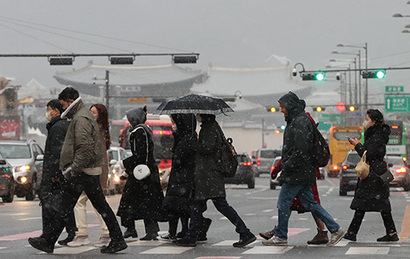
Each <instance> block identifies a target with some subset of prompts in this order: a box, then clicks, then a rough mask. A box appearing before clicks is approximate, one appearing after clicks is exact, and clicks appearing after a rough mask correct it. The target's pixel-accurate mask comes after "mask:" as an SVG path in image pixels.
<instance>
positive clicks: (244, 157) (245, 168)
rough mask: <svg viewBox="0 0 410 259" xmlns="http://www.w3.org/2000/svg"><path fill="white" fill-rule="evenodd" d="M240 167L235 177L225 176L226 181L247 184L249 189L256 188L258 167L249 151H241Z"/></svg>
mask: <svg viewBox="0 0 410 259" xmlns="http://www.w3.org/2000/svg"><path fill="white" fill-rule="evenodd" d="M237 158H238V163H239V165H238V168H237V169H236V173H235V176H234V177H231V178H225V183H232V184H247V185H248V188H249V189H253V188H255V175H256V168H255V166H254V165H253V163H252V160H251V158H250V157H249V155H248V154H247V153H239V154H238V156H237Z"/></svg>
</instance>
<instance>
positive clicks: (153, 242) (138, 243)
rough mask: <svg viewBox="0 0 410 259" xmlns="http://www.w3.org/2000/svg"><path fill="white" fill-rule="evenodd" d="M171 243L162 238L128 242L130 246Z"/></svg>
mask: <svg viewBox="0 0 410 259" xmlns="http://www.w3.org/2000/svg"><path fill="white" fill-rule="evenodd" d="M166 243H168V244H169V241H162V240H149V241H141V240H137V241H134V242H127V245H129V246H159V245H163V244H166Z"/></svg>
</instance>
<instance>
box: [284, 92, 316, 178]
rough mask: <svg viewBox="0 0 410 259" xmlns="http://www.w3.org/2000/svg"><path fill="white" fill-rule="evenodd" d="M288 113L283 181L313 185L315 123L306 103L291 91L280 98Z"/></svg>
mask: <svg viewBox="0 0 410 259" xmlns="http://www.w3.org/2000/svg"><path fill="white" fill-rule="evenodd" d="M279 103H281V104H282V105H283V106H284V107H285V108H286V110H287V111H288V115H287V117H286V118H285V120H286V122H287V125H286V129H285V131H284V134H283V149H282V175H281V177H280V178H281V179H280V180H281V181H282V182H283V183H287V184H295V185H296V184H297V185H299V184H302V185H306V184H308V185H313V184H315V182H316V169H315V167H314V166H313V163H312V155H311V150H312V147H313V123H312V121H311V120H310V118H309V117H308V116H307V114H306V113H305V111H304V108H305V103H304V101H302V100H300V99H299V98H298V97H297V96H296V95H295V94H294V93H292V92H289V93H288V94H285V95H284V96H282V97H281V98H280V99H279Z"/></svg>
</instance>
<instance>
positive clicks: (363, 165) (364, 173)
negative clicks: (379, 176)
mask: <svg viewBox="0 0 410 259" xmlns="http://www.w3.org/2000/svg"><path fill="white" fill-rule="evenodd" d="M366 153H367V150H366V151H364V153H363V156H362V158H361V159H360V161H359V163H357V165H356V168H355V170H356V174H357V176H358V177H359V178H360V180H363V179H366V178H367V177H368V176H369V173H370V167H369V164H368V163H367V160H366Z"/></svg>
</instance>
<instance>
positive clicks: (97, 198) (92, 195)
mask: <svg viewBox="0 0 410 259" xmlns="http://www.w3.org/2000/svg"><path fill="white" fill-rule="evenodd" d="M83 191H84V192H85V193H86V194H87V196H88V198H89V199H90V201H91V204H92V205H93V206H94V208H95V209H96V210H97V211H98V213H99V214H100V215H101V216H102V218H103V219H104V222H105V224H106V225H107V228H108V231H109V232H110V238H111V240H112V241H122V240H124V237H123V235H122V232H121V228H120V226H119V225H118V221H117V218H116V217H115V214H114V212H113V211H112V209H111V207H110V206H109V205H108V203H107V201H106V200H105V196H104V194H103V191H102V189H101V185H100V177H99V176H98V175H87V174H85V173H80V174H79V175H78V176H76V177H71V178H70V179H68V180H67V184H66V187H65V192H66V193H67V195H64V196H63V198H62V200H63V202H62V204H61V211H62V214H63V215H62V217H60V218H57V219H56V220H55V221H54V223H55V224H54V227H53V231H52V232H51V233H49V234H48V235H47V236H46V235H44V236H43V237H44V238H45V239H46V240H47V241H48V242H49V243H50V244H53V245H54V244H55V242H56V241H57V239H58V237H59V236H60V234H61V232H62V231H63V229H64V226H65V225H66V224H67V223H66V222H65V221H64V219H65V218H67V215H68V214H70V213H72V212H73V209H74V206H75V204H76V203H77V200H78V198H79V197H80V195H81V193H82V192H83Z"/></svg>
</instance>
